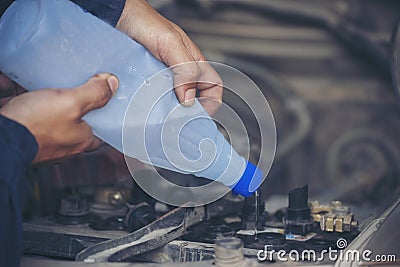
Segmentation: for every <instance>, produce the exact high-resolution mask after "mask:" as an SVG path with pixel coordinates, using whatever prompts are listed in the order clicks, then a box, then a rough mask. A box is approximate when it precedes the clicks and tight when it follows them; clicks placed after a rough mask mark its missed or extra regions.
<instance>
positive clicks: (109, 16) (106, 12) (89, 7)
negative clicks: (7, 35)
mask: <svg viewBox="0 0 400 267" xmlns="http://www.w3.org/2000/svg"><path fill="white" fill-rule="evenodd" d="M13 1H14V0H1V1H0V15H1V14H3V13H4V11H5V10H6V9H7V7H8V6H9V5H10V4H11V3H12V2H13ZM71 1H72V2H74V3H75V4H77V5H79V6H80V7H82V8H83V9H85V10H86V11H88V12H90V13H92V14H93V15H95V16H96V17H98V18H100V19H102V20H104V21H105V22H107V23H108V24H110V25H111V26H113V27H115V25H117V22H118V20H119V17H120V16H121V14H122V10H123V9H124V7H125V0H71Z"/></svg>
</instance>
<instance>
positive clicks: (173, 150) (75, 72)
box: [0, 0, 263, 196]
mask: <svg viewBox="0 0 400 267" xmlns="http://www.w3.org/2000/svg"><path fill="white" fill-rule="evenodd" d="M165 68H166V66H165V65H164V64H162V63H161V62H159V61H158V60H157V59H155V58H154V57H153V56H152V55H151V54H150V53H149V52H148V51H147V50H146V49H145V48H144V47H143V46H141V45H140V44H138V43H136V42H135V41H133V40H132V39H130V38H129V37H128V36H126V35H124V34H123V33H121V32H119V31H117V30H116V29H114V28H112V27H111V26H109V25H108V24H106V23H105V22H103V21H101V20H99V19H98V18H96V17H94V16H92V15H91V14H89V13H87V12H85V11H84V10H82V9H81V8H80V7H78V6H77V5H75V4H74V3H72V2H70V1H68V0H17V1H15V2H14V3H13V4H12V5H11V6H10V7H9V8H8V9H7V11H6V12H5V13H4V14H3V16H2V17H1V19H0V70H1V71H2V72H3V73H4V74H6V75H7V76H8V77H10V78H11V79H13V80H14V81H16V82H17V83H19V84H20V85H22V86H23V87H25V88H26V89H28V90H37V89H41V88H69V87H74V86H78V85H80V84H83V83H84V82H86V81H87V80H88V79H89V78H90V77H91V76H93V75H94V74H97V73H103V72H108V73H113V74H115V75H116V76H117V77H118V78H119V80H120V87H119V89H118V91H117V94H116V95H115V96H114V97H113V98H112V99H111V100H110V102H109V103H108V104H107V105H106V106H105V107H104V108H101V109H99V110H95V111H92V112H90V113H89V114H87V115H86V116H85V117H84V120H85V121H86V122H87V123H88V124H89V125H90V126H91V127H92V128H93V130H94V132H95V134H96V135H97V136H99V137H100V138H101V139H103V140H104V141H105V142H107V143H108V144H110V145H112V146H113V147H115V148H116V149H118V150H119V151H121V152H123V153H124V154H125V155H127V156H130V157H134V158H137V159H139V160H141V161H144V162H146V163H150V164H153V165H155V166H158V167H162V168H166V169H170V170H173V171H177V172H181V173H191V174H194V175H196V176H199V177H205V178H208V179H211V180H217V181H219V182H221V183H223V184H225V185H226V186H229V187H231V188H232V189H233V191H234V192H235V193H238V194H241V195H243V196H249V195H251V194H252V193H253V192H254V191H255V190H256V189H257V188H258V187H259V186H260V184H261V183H262V181H263V174H262V172H261V170H259V169H257V168H256V167H255V166H254V165H253V164H252V163H250V162H248V161H246V160H245V159H244V158H243V157H241V156H239V155H238V154H237V152H236V151H235V150H234V149H233V148H232V147H231V145H230V144H229V143H228V142H227V141H226V139H225V138H224V137H223V135H222V134H221V133H220V132H219V131H218V130H217V127H216V125H215V123H214V122H213V121H212V120H211V118H210V117H209V116H208V114H207V113H206V112H205V111H204V110H203V108H202V107H201V105H200V104H199V103H198V101H197V100H196V102H195V105H194V106H193V107H190V108H186V107H182V106H181V105H180V104H179V102H178V100H177V98H176V96H175V94H174V91H173V90H170V89H171V88H172V87H173V79H172V77H173V75H172V73H169V74H168V72H169V71H168V70H167V71H165ZM161 70H164V72H166V75H158V76H157V77H156V78H151V77H152V76H153V75H154V74H156V73H158V72H160V71H161ZM150 82H151V85H150V84H149V83H150ZM146 86H147V87H148V88H146V89H145V90H141V91H140V90H139V88H144V87H146ZM146 90H147V91H146ZM160 90H164V92H165V94H164V95H163V97H161V98H160V99H154V98H153V97H152V94H153V93H154V96H156V95H157V92H158V91H160ZM144 92H145V93H144ZM135 97H136V100H133V98H135ZM137 98H139V101H137V100H138V99H137ZM132 102H134V103H135V105H133V104H132ZM130 103H131V105H129V104H130ZM143 103H145V104H147V106H149V104H150V106H152V107H153V108H152V109H151V111H150V110H144V109H143V108H141V106H142V104H143ZM125 116H126V117H125ZM133 117H134V118H135V119H134V120H125V121H124V118H133ZM195 117H196V118H197V119H194V120H191V118H195ZM143 118H146V120H144V119H143ZM188 118H189V119H188ZM188 121H189V123H188ZM144 124H145V125H144ZM138 129H144V130H145V133H143V131H140V130H138ZM123 134H124V135H125V137H124V142H122V140H123V139H122V136H123ZM127 135H128V136H127ZM204 140H206V142H203V141H204ZM209 141H211V142H209ZM208 152H209V153H208Z"/></svg>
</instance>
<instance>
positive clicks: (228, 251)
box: [214, 237, 245, 267]
mask: <svg viewBox="0 0 400 267" xmlns="http://www.w3.org/2000/svg"><path fill="white" fill-rule="evenodd" d="M214 249H215V265H216V266H218V267H236V266H237V267H239V266H244V262H245V261H244V255H243V243H242V240H240V239H239V238H236V237H217V239H216V240H215V248H214Z"/></svg>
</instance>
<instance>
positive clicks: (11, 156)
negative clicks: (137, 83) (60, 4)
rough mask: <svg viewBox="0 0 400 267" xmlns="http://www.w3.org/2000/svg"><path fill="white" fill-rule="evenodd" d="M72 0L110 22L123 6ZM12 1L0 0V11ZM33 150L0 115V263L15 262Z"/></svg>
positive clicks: (107, 0)
mask: <svg viewBox="0 0 400 267" xmlns="http://www.w3.org/2000/svg"><path fill="white" fill-rule="evenodd" d="M72 1H73V2H75V3H77V4H78V5H80V6H81V7H82V8H83V9H85V10H86V11H88V12H91V13H92V14H93V15H95V16H97V17H99V18H101V19H102V20H104V21H106V22H107V23H109V24H110V25H112V26H115V25H116V24H117V22H118V19H119V17H120V16H121V14H122V10H123V8H124V6H125V0H72ZM12 2H13V1H12V0H1V1H0V15H1V14H3V12H4V11H5V10H6V9H7V7H8V6H9V5H10V4H11V3H12ZM37 150H38V144H37V142H36V140H35V138H34V137H33V135H32V134H31V133H30V132H29V131H28V129H26V128H25V127H24V126H22V125H20V124H18V123H17V122H15V121H12V120H9V119H7V118H5V117H3V116H0V214H1V219H0V267H16V266H19V262H20V256H21V253H22V210H23V204H24V201H23V199H24V191H25V189H26V186H27V179H26V174H27V169H28V168H29V166H30V164H31V162H32V160H33V159H34V157H35V155H36V153H37Z"/></svg>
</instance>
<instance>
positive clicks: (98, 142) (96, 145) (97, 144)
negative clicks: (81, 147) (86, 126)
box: [86, 136, 103, 152]
mask: <svg viewBox="0 0 400 267" xmlns="http://www.w3.org/2000/svg"><path fill="white" fill-rule="evenodd" d="M102 144H103V141H101V139H100V138H98V137H97V136H93V139H92V142H91V144H90V145H89V146H88V148H87V149H86V152H92V151H95V150H97V149H98V148H99V147H100V146H101V145H102Z"/></svg>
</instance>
